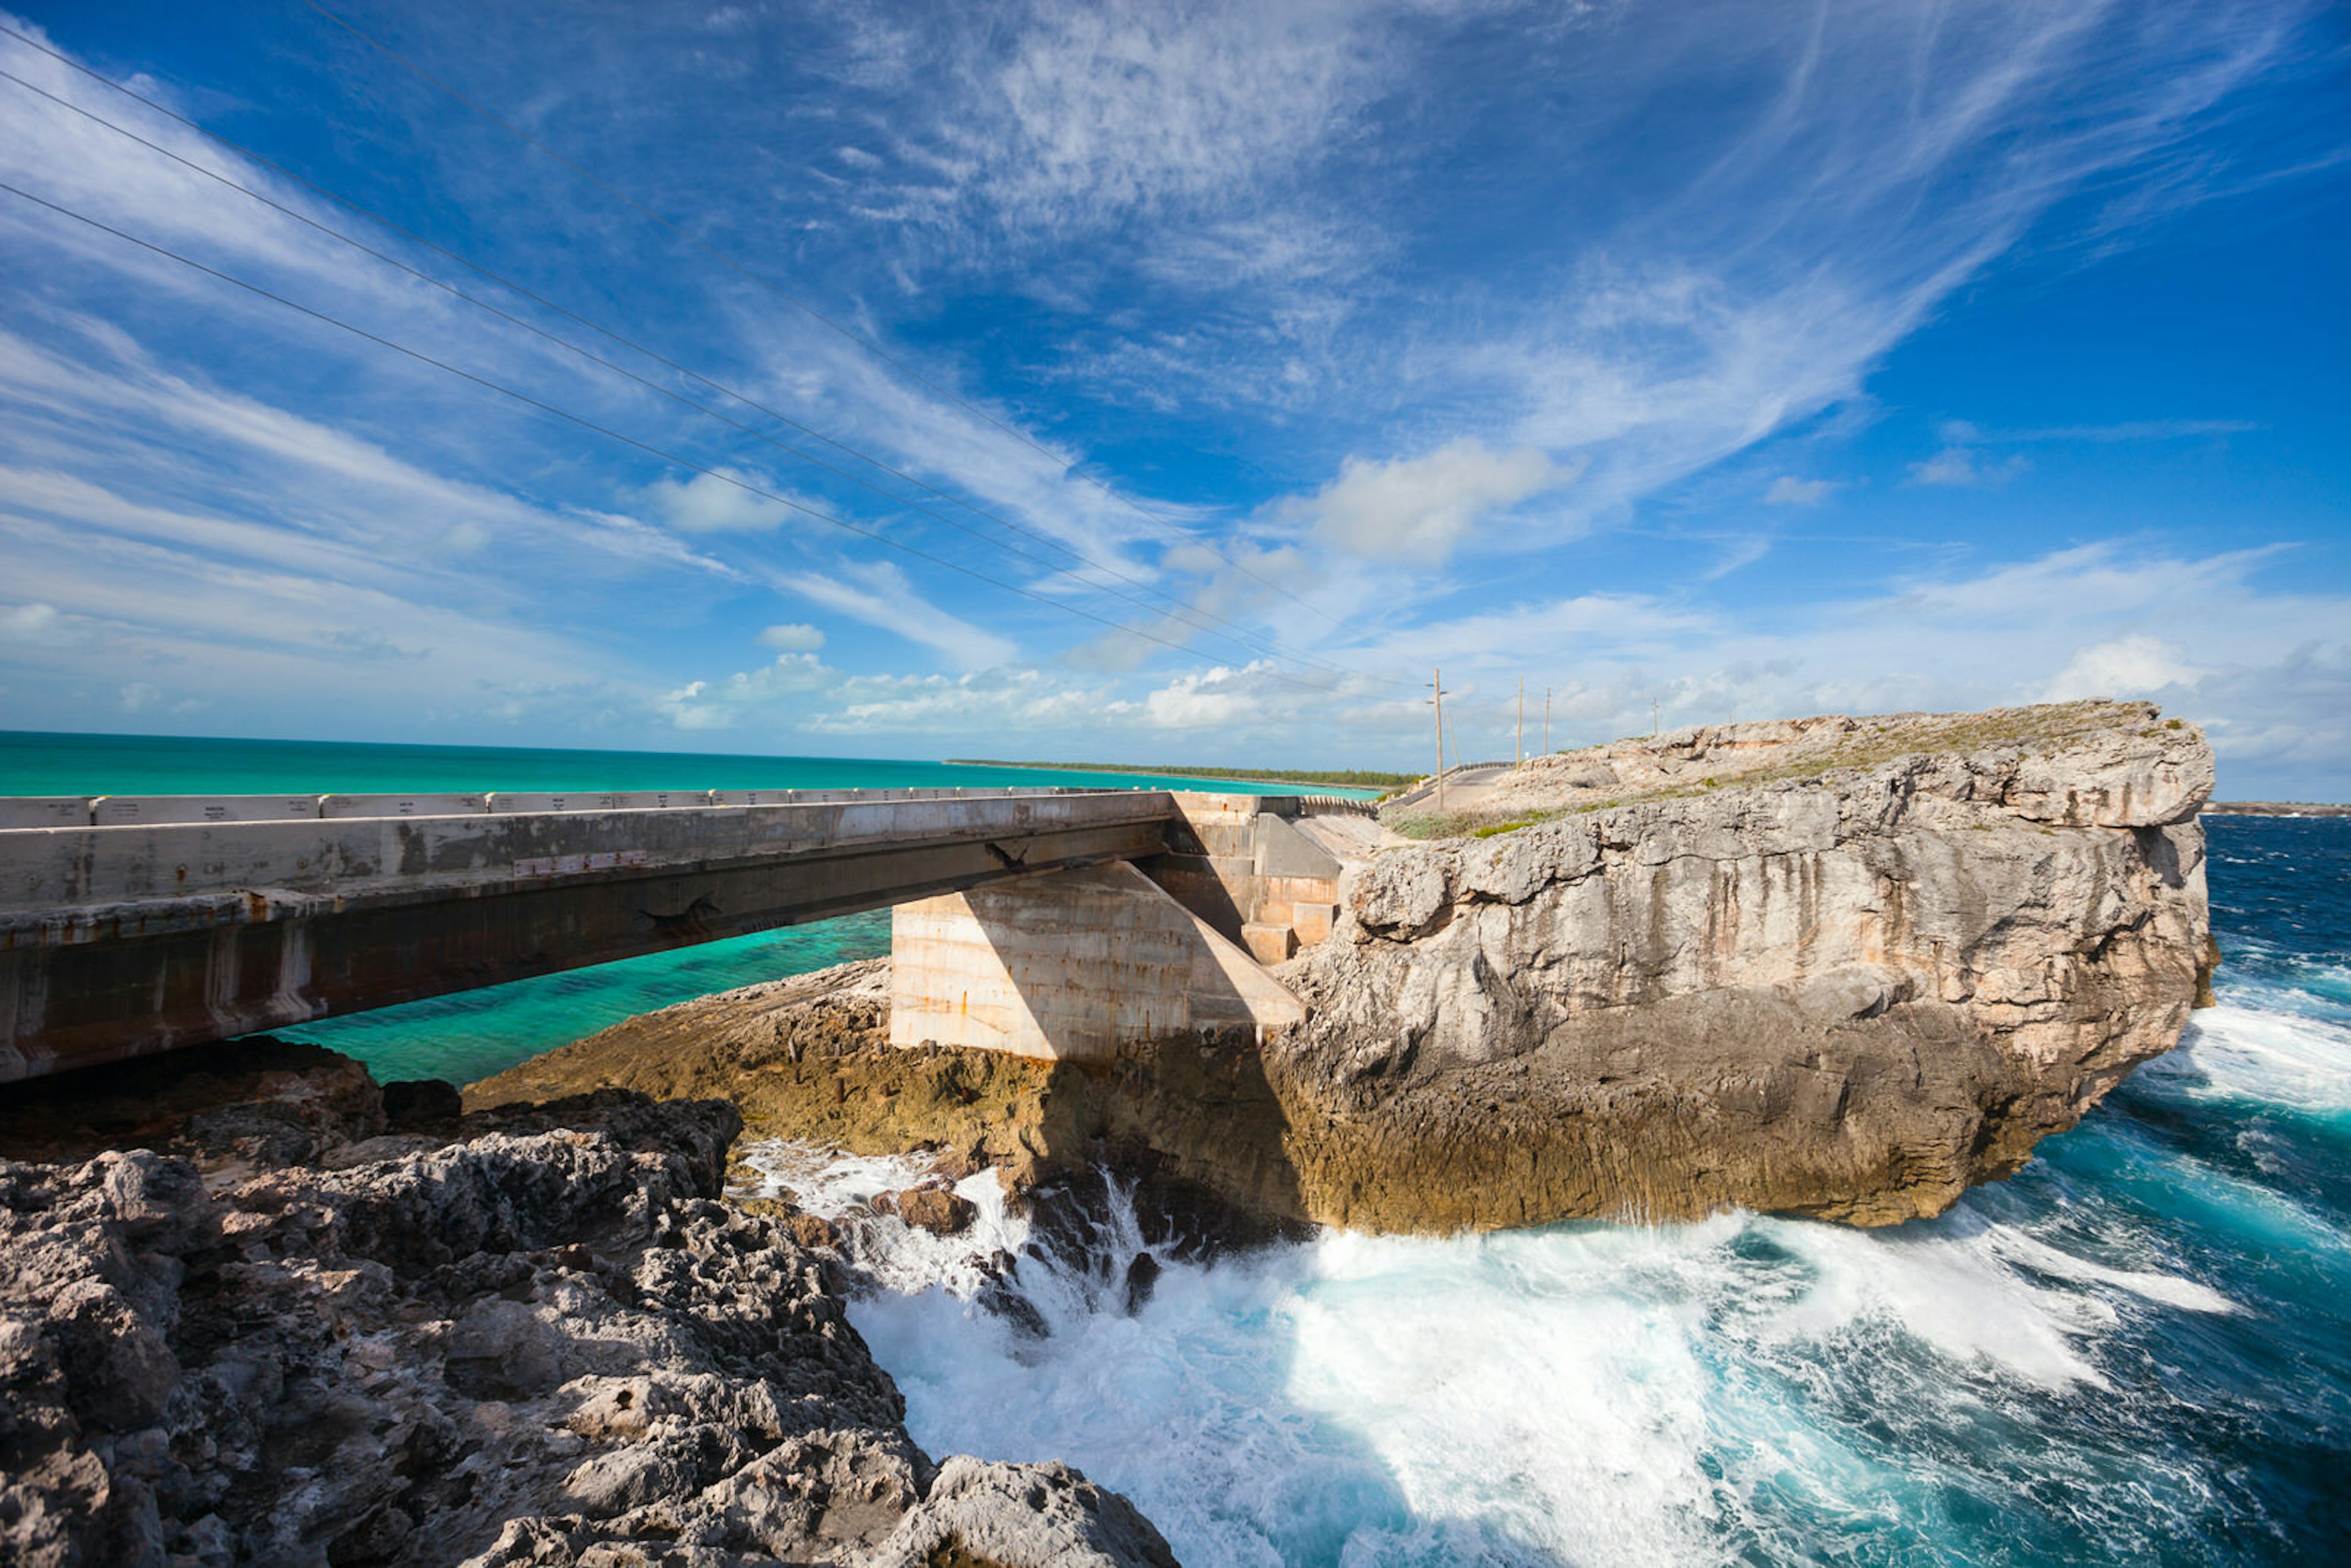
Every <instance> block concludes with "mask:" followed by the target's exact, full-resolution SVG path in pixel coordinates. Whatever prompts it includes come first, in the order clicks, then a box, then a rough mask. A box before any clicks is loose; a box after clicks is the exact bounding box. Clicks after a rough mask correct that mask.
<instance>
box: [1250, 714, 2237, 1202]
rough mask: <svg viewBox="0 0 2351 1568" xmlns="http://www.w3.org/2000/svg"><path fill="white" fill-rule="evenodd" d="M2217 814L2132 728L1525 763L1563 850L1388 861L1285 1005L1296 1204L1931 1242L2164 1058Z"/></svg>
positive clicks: (1843, 725)
mask: <svg viewBox="0 0 2351 1568" xmlns="http://www.w3.org/2000/svg"><path fill="white" fill-rule="evenodd" d="M1546 780H1555V781H1556V782H1555V784H1552V785H1550V786H1547V785H1546ZM2211 782H2212V765H2211V754H2210V751H2209V750H2208V749H2207V747H2205V745H2204V741H2203V737H2202V736H2201V735H2200V734H2199V732H2197V731H2196V730H2195V729H2193V728H2191V727H2187V726H2184V725H2181V724H2179V721H2176V720H2174V721H2171V722H2169V723H2168V724H2167V723H2165V722H2163V721H2162V720H2160V718H2159V717H2158V715H2157V713H2156V711H2155V710H2154V709H2153V708H2151V707H2147V706H2141V705H2121V704H2095V705H2073V706H2067V707H2062V708H2045V709H2022V710H2012V711H2010V712H2006V713H1992V714H1978V715H1964V716H1894V717H1891V718H1883V719H1876V720H1854V719H1844V718H1824V719H1812V720H1803V721H1797V722H1793V723H1785V724H1775V725H1757V726H1740V727H1725V728H1723V729H1720V730H1710V731H1688V732H1683V733H1682V734H1679V735H1676V736H1668V737H1661V738H1660V739H1658V740H1656V741H1655V742H1646V743H1645V742H1620V743H1618V744H1617V745H1616V746H1614V747H1604V748H1599V749H1598V750H1596V751H1595V752H1593V753H1584V754H1570V755H1567V756H1562V757H1559V758H1545V759H1542V760H1541V762H1540V763H1539V764H1537V765H1535V766H1533V767H1531V768H1527V769H1522V770H1520V777H1517V778H1513V779H1506V780H1505V781H1504V784H1503V787H1502V788H1500V789H1497V790H1496V791H1495V792H1494V795H1493V796H1492V797H1489V802H1488V809H1489V810H1498V811H1512V812H1521V813H1524V812H1532V813H1536V814H1541V813H1545V812H1549V813H1552V814H1551V815H1549V816H1548V819H1547V820H1538V821H1533V822H1532V823H1531V824H1530V825H1527V826H1523V827H1519V828H1516V829H1513V830H1508V831H1499V832H1496V833H1493V834H1492V835H1491V836H1488V837H1484V838H1468V839H1457V840H1451V841H1442V842H1436V843H1429V844H1426V845H1421V846H1408V847H1401V848H1395V849H1392V850H1390V851H1388V852H1385V853H1384V854H1381V855H1379V856H1377V857H1375V858H1374V859H1373V860H1371V861H1370V862H1368V863H1365V864H1364V865H1362V866H1360V867H1358V868H1357V869H1356V870H1355V871H1354V872H1353V875H1352V877H1351V879H1350V884H1349V886H1348V888H1347V894H1346V900H1347V906H1346V911H1345V913H1344V915H1343V917H1342V923H1341V928H1340V930H1339V931H1338V933H1337V934H1336V937H1335V939H1334V940H1332V942H1329V943H1326V944H1324V945H1323V946H1321V947H1318V948H1316V949H1314V950H1313V951H1312V952H1311V953H1310V954H1308V955H1306V956H1303V957H1301V959H1300V960H1298V961H1297V962H1296V963H1295V964H1293V965H1292V966H1290V967H1288V968H1287V969H1285V970H1284V971H1283V973H1284V975H1285V977H1286V978H1288V979H1289V981H1290V984H1291V985H1292V987H1293V988H1295V989H1297V990H1298V991H1299V992H1300V994H1301V996H1302V997H1304V998H1306V999H1307V1000H1308V1001H1309V1004H1310V1006H1311V1019H1310V1020H1309V1022H1308V1024H1307V1026H1306V1027H1305V1029H1303V1030H1300V1031H1298V1032H1297V1033H1296V1034H1295V1035H1293V1036H1292V1037H1291V1038H1290V1039H1288V1040H1283V1041H1282V1042H1280V1047H1279V1048H1278V1049H1275V1050H1269V1051H1268V1063H1267V1071H1268V1074H1269V1076H1270V1078H1271V1079H1272V1080H1273V1081H1274V1082H1275V1085H1276V1088H1277V1090H1278V1092H1279V1093H1280V1097H1281V1098H1282V1100H1283V1102H1284V1103H1285V1105H1286V1106H1287V1107H1289V1110H1290V1145H1291V1155H1292V1160H1293V1163H1294V1164H1295V1166H1296V1167H1297V1168H1298V1170H1299V1172H1300V1175H1301V1183H1302V1184H1303V1186H1304V1189H1305V1195H1304V1200H1305V1203H1306V1206H1307V1207H1309V1209H1310V1210H1311V1211H1312V1212H1314V1213H1315V1214H1316V1215H1317V1217H1318V1218H1329V1219H1331V1220H1333V1221H1335V1222H1338V1223H1347V1224H1361V1225H1369V1226H1372V1227H1374V1228H1393V1227H1397V1226H1405V1227H1410V1228H1424V1227H1430V1228H1447V1227H1449V1226H1455V1225H1488V1224H1497V1223H1524V1222H1530V1221H1538V1220H1542V1219H1549V1218H1562V1217H1566V1216H1574V1215H1586V1216H1624V1217H1638V1218H1682V1217H1688V1216H1693V1215H1697V1214H1702V1213H1705V1212H1708V1211H1709V1210H1712V1209H1716V1208H1721V1207H1733V1206H1736V1207H1752V1208H1761V1209H1771V1210H1778V1211H1782V1212H1792V1213H1802V1214H1814V1215H1821V1216H1825V1217H1829V1218H1839V1219H1846V1220H1852V1221H1855V1222H1858V1223H1864V1224H1883V1223H1890V1222H1893V1221H1896V1220H1901V1219H1906V1218H1913V1217H1916V1216H1919V1215H1926V1214H1932V1213H1936V1212H1938V1211H1939V1210H1940V1209H1942V1208H1944V1207H1947V1206H1949V1204H1950V1203H1951V1202H1952V1201H1953V1200H1954V1199H1955V1198H1956V1197H1958V1196H1959V1193H1960V1192H1961V1191H1963V1190H1964V1189H1965V1188H1966V1187H1967V1186H1969V1185H1970V1184H1971V1183H1973V1182H1978V1181H1983V1180H1988V1179H1993V1178H1996V1177H1999V1176H2006V1175H2008V1174H2010V1173H2011V1172H2012V1171H2014V1170H2015V1169H2016V1168H2017V1166H2019V1165H2020V1164H2022V1161H2023V1160H2024V1159H2025V1157H2026V1156H2027V1155H2029V1154H2030V1152H2031V1150H2032V1146H2033V1145H2034V1144H2035V1143H2037V1142H2038V1141H2039V1140H2040V1139H2041V1138H2042V1137H2043V1136H2045V1135H2046V1134H2050V1133H2052V1132H2056V1131H2059V1130H2062V1129H2064V1128H2066V1127H2070V1126H2072V1125H2073V1124H2074V1123H2075V1122H2076V1121H2078V1120H2079V1119H2080V1117H2081V1115H2082V1113H2084V1112H2085V1110H2087V1109H2088V1108H2089V1107H2090V1106H2091V1105H2093V1104H2095V1103H2096V1102H2097V1100H2098V1099H2099V1098H2100V1097H2101V1096H2102V1095H2104V1094H2105V1092H2107V1091H2108V1090H2109V1089H2111V1088H2112V1087H2113V1086H2114V1085H2115V1083H2116V1082H2118V1081H2119V1080H2120V1079H2121V1078H2122V1076H2123V1075H2124V1074H2125V1073H2126V1072H2128V1071H2130V1069H2131V1068H2132V1067H2133V1066H2135V1065H2137V1063H2138V1062H2141V1061H2146V1060H2147V1058H2148V1057H2151V1056H2154V1055H2156V1054H2158V1053H2159V1052H2161V1051H2167V1050H2168V1049H2170V1047H2171V1046H2172V1045H2173V1044H2174V1043H2175V1042H2176V1041H2177V1040H2178V1039H2179V1031H2180V1029H2181V1026H2182V1025H2183V1024H2184V1023H2185V1021H2186V1019H2187V1015H2188V1011H2189V1008H2190V1007H2191V1006H2192V1005H2193V1004H2194V1001H2195V999H2196V997H2197V993H2198V987H2199V979H2200V977H2201V972H2202V970H2203V967H2204V966H2205V965H2206V963H2207V958H2208V949H2209V942H2210V937H2209V932H2208V929H2207V911H2206V902H2205V892H2204V872H2203V836H2202V831H2201V830H2200V828H2199V827H2198V825H2197V822H2196V812H2197V809H2198V808H2199V806H2200V805H2201V804H2202V802H2203V800H2205V798H2206V796H2207V795H2208V794H2209V793H2210V789H2211ZM1693 785H1695V786H1696V787H1695V788H1693V787H1692V786H1693ZM1628 789H1629V790H1632V791H1635V792H1636V793H1635V798H1633V799H1631V800H1625V801H1624V802H1623V803H1615V804H1611V803H1609V801H1610V800H1611V799H1614V798H1615V797H1618V796H1622V795H1624V794H1625V792H1627V791H1628ZM1642 791H1645V792H1642ZM1594 794H1597V795H1598V796H1600V799H1598V800H1591V801H1589V802H1588V803H1587V802H1585V801H1583V800H1581V799H1580V797H1586V796H1591V795H1594Z"/></svg>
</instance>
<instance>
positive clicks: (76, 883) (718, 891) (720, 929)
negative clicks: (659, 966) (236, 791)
mask: <svg viewBox="0 0 2351 1568" xmlns="http://www.w3.org/2000/svg"><path fill="white" fill-rule="evenodd" d="M295 799H303V798H295ZM307 799H308V800H310V801H311V803H312V806H313V809H314V810H315V809H316V808H317V798H316V797H310V798H307ZM486 799H492V803H493V804H495V800H494V798H486ZM99 804H100V806H102V805H103V802H100V803H99ZM159 810H167V811H173V810H180V808H177V807H168V808H159ZM1174 815H1175V803H1174V801H1173V800H1172V799H1171V798H1170V797H1169V796H1168V795H1166V794H1165V793H1164V792H1160V791H1150V790H1114V791H1104V792H1101V793H1093V794H1052V795H1047V794H1023V795H1017V796H998V797H984V798H977V799H969V798H967V799H941V798H931V799H919V800H905V799H897V800H867V799H862V798H854V797H852V798H850V799H842V800H830V801H825V802H820V803H794V804H789V805H775V806H769V805H758V806H721V807H701V808H689V809H683V810H679V809H669V810H662V809H643V810H637V809H632V810H563V811H553V810H550V811H545V812H539V813H536V814H530V813H522V814H517V813H508V812H500V811H496V810H486V811H482V812H475V813H469V814H465V815H455V816H443V817H413V816H385V817H375V818H353V817H332V818H327V819H320V818H318V817H316V816H313V817H311V818H309V819H307V820H287V819H283V818H275V819H270V820H258V821H241V820H236V819H235V814H234V813H232V814H231V815H230V816H228V817H225V818H224V820H222V821H200V822H193V823H190V822H177V821H175V822H170V823H166V824H162V825H118V826H109V827H80V828H74V827H66V828H48V829H25V830H15V831H0V1081H5V1080H8V1079H14V1078H23V1077H28V1076H36V1075H38V1074H41V1073H44V1072H47V1071H56V1070H58V1069H60V1068H62V1067H66V1066H72V1065H81V1064H87V1063H90V1062H97V1061H113V1060H120V1059H121V1058H123V1057H127V1056H131V1055H135V1054H139V1053H141V1052H144V1051H161V1050H168V1049H172V1048H175V1047H181V1046H186V1045H192V1044H200V1043H203V1042H205V1041H209V1040H219V1039H223V1038H225V1037H228V1036H232V1035H237V1034H245V1033H251V1032H254V1031H256V1030H266V1029H269V1028H272V1027H277V1026H279V1025H283V1024H287V1023H292V1022H298V1021H300V1020H303V1019H310V1018H316V1017H319V1016H320V1015H322V1014H325V1013H329V1012H344V1011H349V1010H353V1009H362V1008H370V1007H381V1006H385V1005H388V1004H390V1003H393V1002H400V1001H408V1000H412V999H413V998H419V997H426V996H434V995H438V994H441V993H444V992H447V991H452V990H461V989H465V988H472V987H475V986H484V985H491V984H496V983H497V982H499V981H503V980H511V979H518V978H522V977H526V976H529V975H537V974H545V973H548V972H549V971H552V970H557V969H564V968H571V967H579V966H581V965H586V964H598V963H603V962H606V961H608V960H611V959H613V958H621V957H627V956H632V955H635V954H639V953H645V952H652V951H656V950H660V949H663V948H666V947H673V946H680V945H684V944H687V943H693V942H701V941H708V940H711V939H713V938H716V937H720V936H737V935H740V934H742V933H744V932H747V931H756V930H764V929H768V928H770V927H773V926H777V925H789V924H793V923H795V922H799V921H803V920H811V919H817V918H820V917H822V916H824V915H840V914H845V913H849V912H851V911H854V910H860V909H874V908H882V907H886V906H888V905H890V904H897V903H901V902H904V901H905V900H908V899H912V898H920V897H924V896H926V895H929V894H936V893H941V892H945V891H947V890H950V889H955V888H966V887H975V886H980V885H984V884H986V883H991V882H996V881H1000V880H1004V879H1007V878H1011V877H1017V876H1023V875H1029V874H1033V873H1036V872H1038V871H1040V870H1042V869H1048V868H1051V867H1057V866H1070V865H1086V864H1094V863H1098V862H1104V861H1110V860H1118V859H1126V858H1133V857H1136V856H1147V855H1151V854H1155V853H1157V852H1161V851H1162V850H1164V848H1165V826H1166V823H1167V822H1168V821H1170V820H1171V818H1172V817H1173V816H1174Z"/></svg>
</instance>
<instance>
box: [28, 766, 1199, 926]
mask: <svg viewBox="0 0 2351 1568" xmlns="http://www.w3.org/2000/svg"><path fill="white" fill-rule="evenodd" d="M246 799H251V798H246ZM1174 810H1175V806H1174V802H1173V800H1172V799H1171V798H1170V797H1169V796H1167V795H1166V794H1165V793H1163V792H1155V791H1124V790H1120V791H1113V792H1109V793H1104V794H1084V795H1081V794H1071V795H1060V794H1034V795H1017V796H983V797H979V798H976V799H969V800H955V799H946V800H872V799H871V798H866V797H859V798H855V799H852V800H846V801H841V802H838V803H829V804H827V803H820V804H812V805H810V804H796V805H789V806H757V807H703V808H699V809H696V810H649V809H637V810H579V811H542V812H532V813H528V814H520V813H517V814H512V815H506V814H500V813H497V812H495V811H491V812H485V813H481V814H476V815H472V816H438V817H349V818H328V819H323V820H321V819H315V818H314V819H311V820H308V821H262V820H252V819H245V820H237V819H226V820H223V821H211V822H204V823H189V822H165V823H162V824H156V825H144V824H141V825H131V824H123V825H119V826H110V827H93V828H50V829H42V830H30V831H12V832H0V930H5V929H9V928H15V927H21V926H22V925H24V924H25V923H26V920H27V919H28V918H29V919H32V920H36V921H41V922H46V923H52V924H53V923H56V922H57V921H60V920H67V921H69V920H70V919H71V918H72V916H73V912H75V911H77V910H89V909H92V908H105V907H108V906H112V905H118V904H141V903H156V902H160V903H165V904H168V903H170V902H171V901H175V900H180V901H184V900H188V899H192V898H198V897H200V896H202V895H207V894H219V895H234V896H236V897H240V898H246V899H248V900H252V899H256V898H258V899H261V900H264V901H265V902H266V901H277V902H284V903H286V904H287V905H288V907H289V909H290V908H293V907H297V906H299V905H300V904H301V903H302V898H303V897H304V896H308V897H312V898H320V897H323V898H340V899H349V898H353V897H384V896H396V895H400V894H416V895H428V894H445V893H448V892H452V891H455V890H460V889H468V888H472V889H481V888H486V887H488V886H491V885H494V884H497V883H508V882H514V881H517V880H527V879H537V878H545V877H569V876H578V875H589V874H597V873H612V872H615V871H621V870H624V869H625V870H638V871H653V870H659V869H663V868H671V867H678V866H684V865H694V864H704V863H725V862H749V861H758V860H768V859H774V858H777V857H780V856H790V855H808V854H815V853H852V852H859V851H861V850H863V849H869V848H872V847H875V846H879V845H883V844H889V843H893V842H906V843H914V844H920V843H923V842H925V841H946V840H970V839H975V838H977V839H985V840H998V841H1002V843H1003V847H1004V853H1005V855H1006V856H1007V857H1009V858H1008V861H1007V862H1006V863H1007V865H1008V866H1011V865H1017V863H1018V861H1019V856H1020V855H1021V850H1020V848H1019V843H1020V841H1021V839H1022V838H1023V837H1025V836H1027V835H1029V834H1030V833H1034V832H1041V831H1064V830H1067V829H1071V828H1076V827H1083V826H1087V825H1094V824H1105V823H1116V822H1128V821H1164V820H1165V819H1167V818H1168V817H1170V816H1172V815H1173V814H1174ZM154 913H155V915H157V917H161V918H168V916H167V915H165V914H164V912H162V911H156V912H154ZM193 914H194V915H195V917H196V918H200V919H212V918H217V916H216V915H214V914H212V913H211V912H210V911H209V910H196V911H193ZM253 917H254V918H265V919H266V918H271V917H272V916H271V915H267V914H266V913H263V912H262V911H261V906H260V905H259V904H256V914H255V915H254V916H253Z"/></svg>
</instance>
